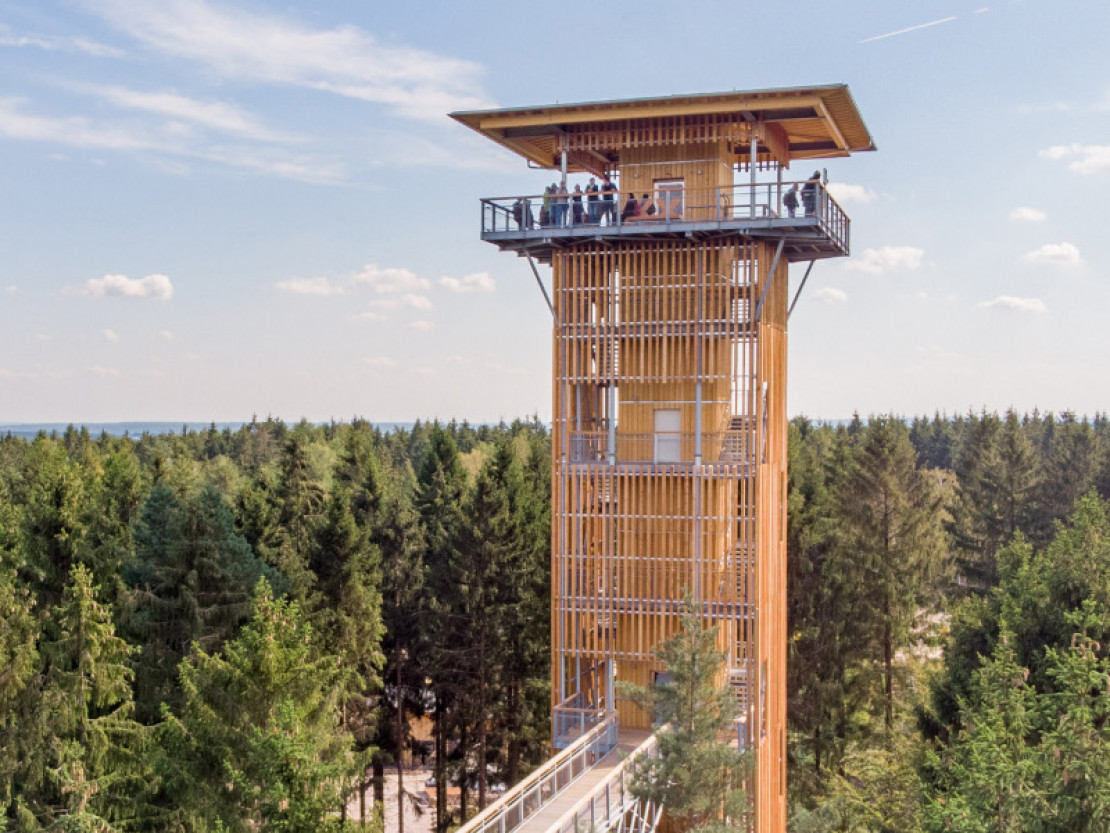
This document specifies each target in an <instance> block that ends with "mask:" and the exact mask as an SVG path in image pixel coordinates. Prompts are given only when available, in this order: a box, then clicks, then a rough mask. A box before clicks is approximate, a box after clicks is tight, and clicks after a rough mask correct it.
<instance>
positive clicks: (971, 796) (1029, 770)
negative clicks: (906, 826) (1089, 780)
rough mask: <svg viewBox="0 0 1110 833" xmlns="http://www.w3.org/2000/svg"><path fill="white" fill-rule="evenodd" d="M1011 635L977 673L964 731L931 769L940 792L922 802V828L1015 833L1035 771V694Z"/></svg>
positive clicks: (1005, 633)
mask: <svg viewBox="0 0 1110 833" xmlns="http://www.w3.org/2000/svg"><path fill="white" fill-rule="evenodd" d="M1012 642H1013V634H1012V633H1011V632H1010V631H1009V629H1008V628H1007V627H1006V626H1005V625H1003V628H1002V633H1001V635H1000V638H999V641H998V645H997V646H996V648H995V651H994V654H993V655H992V656H991V658H990V659H989V660H988V661H986V662H984V664H983V665H982V667H981V668H980V669H979V670H978V671H976V672H975V674H974V678H973V682H972V691H973V695H972V699H970V700H968V701H965V702H964V703H962V704H961V724H962V726H961V731H960V734H959V737H958V740H957V741H956V742H955V744H954V745H953V746H952V748H951V750H950V751H948V752H947V753H945V754H944V757H941V756H938V755H935V754H934V755H933V756H932V758H931V760H930V762H929V763H928V764H927V766H928V768H929V769H930V770H932V771H933V772H934V773H936V774H937V775H939V778H940V784H939V791H938V794H936V795H934V796H933V797H931V798H930V799H929V800H927V801H926V808H925V829H926V830H929V831H933V830H935V831H937V833H941V831H949V830H968V831H983V833H988V831H990V832H991V833H995V832H996V833H1019V831H1024V830H1026V829H1028V827H1027V824H1028V822H1029V820H1030V816H1029V814H1028V811H1029V809H1030V804H1031V798H1032V795H1033V794H1034V792H1035V790H1036V788H1037V782H1038V779H1039V773H1038V771H1037V767H1036V764H1035V762H1034V761H1033V760H1032V758H1031V756H1030V750H1029V743H1030V739H1031V737H1032V734H1033V731H1034V717H1035V713H1036V692H1035V691H1034V690H1033V689H1031V688H1030V687H1029V685H1028V684H1027V682H1026V681H1027V678H1028V675H1029V672H1028V670H1027V669H1025V668H1023V667H1021V665H1019V664H1018V661H1017V658H1016V656H1015V652H1014V648H1013V644H1012Z"/></svg>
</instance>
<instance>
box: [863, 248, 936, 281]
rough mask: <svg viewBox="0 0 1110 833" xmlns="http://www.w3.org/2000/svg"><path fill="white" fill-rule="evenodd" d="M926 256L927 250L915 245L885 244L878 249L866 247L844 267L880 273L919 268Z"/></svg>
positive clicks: (870, 273) (868, 272)
mask: <svg viewBox="0 0 1110 833" xmlns="http://www.w3.org/2000/svg"><path fill="white" fill-rule="evenodd" d="M924 257H925V250H924V249H918V248H916V247H915V246H883V247H881V248H878V249H864V250H863V253H862V254H860V255H859V256H858V257H853V258H852V259H851V260H849V261H848V262H847V263H846V264H845V265H844V268H845V269H848V270H850V271H853V272H864V273H866V274H869V275H879V274H882V273H883V272H891V271H894V270H896V269H917V268H918V267H919V266H921V261H922V259H923V258H924Z"/></svg>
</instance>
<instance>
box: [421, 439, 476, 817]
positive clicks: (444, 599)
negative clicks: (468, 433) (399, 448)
mask: <svg viewBox="0 0 1110 833" xmlns="http://www.w3.org/2000/svg"><path fill="white" fill-rule="evenodd" d="M428 442H429V448H428V452H427V455H426V457H425V460H424V463H423V465H422V467H421V470H420V477H419V481H418V484H419V485H418V499H417V507H418V511H419V513H420V520H421V524H422V526H423V530H424V542H425V548H424V574H425V576H426V577H427V578H426V581H427V584H426V587H427V588H428V591H429V592H428V596H427V598H428V605H427V606H426V608H425V610H424V612H423V619H422V625H423V634H424V639H423V641H424V648H423V650H424V651H425V652H426V654H425V656H426V658H427V663H428V664H427V667H428V669H429V671H430V674H429V676H430V677H431V679H432V681H433V682H432V685H433V696H434V700H435V715H434V716H435V778H436V828H435V829H436V833H446V831H447V827H448V825H449V823H450V819H449V813H448V811H447V777H448V769H447V764H448V762H447V756H448V745H449V738H450V734H451V728H452V721H453V720H455V719H456V718H457V717H458V715H457V712H456V707H457V706H458V705H459V699H460V695H461V685H460V679H459V675H458V674H457V669H458V659H459V657H458V655H457V654H458V649H459V648H460V646H465V645H468V644H469V642H468V639H467V637H466V623H465V622H463V621H462V620H461V619H460V618H459V616H458V613H457V611H458V609H459V604H460V599H459V593H458V591H459V586H458V584H457V583H456V565H457V563H458V560H459V543H460V539H461V536H462V530H463V525H464V515H463V502H464V499H465V494H466V488H467V478H466V471H465V470H464V469H463V466H462V461H461V459H460V457H459V450H458V447H457V446H456V445H455V441H454V440H453V439H451V436H450V434H448V433H447V432H446V431H445V430H444V429H443V428H442V427H440V426H438V425H435V426H433V427H432V428H431V429H430V430H429V432H428ZM460 748H461V749H464V750H465V744H462V745H461V747H460ZM460 786H461V788H462V789H463V790H464V793H463V796H462V799H463V807H464V810H465V806H466V793H465V790H466V788H467V784H466V780H465V779H463V780H462V782H461V784H460Z"/></svg>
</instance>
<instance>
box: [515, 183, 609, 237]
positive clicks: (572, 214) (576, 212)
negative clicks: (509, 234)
mask: <svg viewBox="0 0 1110 833" xmlns="http://www.w3.org/2000/svg"><path fill="white" fill-rule="evenodd" d="M616 194H617V186H616V185H614V184H613V181H612V180H611V179H609V177H605V178H604V181H603V182H602V183H601V184H600V185H598V182H597V179H595V178H594V177H592V176H591V177H590V181H589V182H588V183H587V184H586V189H585V190H584V191H583V190H582V186H581V185H575V186H574V190H573V191H569V192H568V191H567V186H566V183H565V182H553V183H551V184H550V185H548V186H547V187H546V188H544V189H543V198H542V202H541V203H540V217H539V221H540V222H539V224H540V225H541V226H556V227H560V228H562V227H565V226H568V225H575V226H580V225H583V224H584V223H589V224H590V225H595V226H598V225H602V224H604V223H606V222H607V223H608V224H609V225H613V224H614V223H616V221H617V204H616ZM512 210H513V219H514V220H515V221H516V223H517V225H518V226H519V227H520V228H531V227H532V225H533V217H532V207H531V205H530V203H529V201H527V200H525V199H523V198H520V199H517V201H516V202H515V203H513V209H512Z"/></svg>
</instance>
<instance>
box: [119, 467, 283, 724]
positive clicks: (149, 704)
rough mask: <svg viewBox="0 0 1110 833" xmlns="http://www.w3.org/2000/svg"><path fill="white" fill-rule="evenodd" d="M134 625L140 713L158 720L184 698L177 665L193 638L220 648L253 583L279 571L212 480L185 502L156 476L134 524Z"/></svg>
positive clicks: (239, 618)
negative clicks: (257, 550)
mask: <svg viewBox="0 0 1110 833" xmlns="http://www.w3.org/2000/svg"><path fill="white" fill-rule="evenodd" d="M135 549H136V552H135V561H134V564H133V566H132V568H131V571H130V581H131V583H132V586H133V587H134V596H135V600H134V603H133V604H134V608H135V611H134V614H133V616H132V620H131V625H130V627H131V629H132V630H133V631H134V633H135V634H136V636H137V637H138V639H139V640H140V641H141V644H142V653H141V655H140V657H139V663H138V680H137V701H138V706H139V715H140V718H141V719H142V720H144V721H145V722H153V721H154V720H156V719H157V716H158V714H159V709H160V704H161V703H163V702H169V703H172V704H174V705H176V704H178V703H179V702H180V701H179V697H180V693H179V690H178V687H177V682H176V680H177V666H178V663H180V662H181V660H182V659H183V658H184V657H185V655H186V654H187V653H188V651H189V647H190V645H191V644H192V643H194V642H196V643H198V644H199V645H200V646H201V647H203V648H206V649H208V650H215V649H216V648H218V647H219V646H220V644H221V643H222V642H223V641H224V640H226V639H227V638H229V637H230V636H232V635H233V634H234V632H235V630H236V629H237V628H238V627H239V625H240V624H242V623H243V622H244V621H246V619H247V617H248V616H249V614H250V592H251V587H252V586H253V585H254V583H255V582H256V581H257V580H258V578H259V576H261V575H263V574H265V575H269V576H271V577H273V574H272V573H271V572H270V571H269V570H268V568H266V566H265V565H264V564H263V563H262V562H261V561H259V560H258V559H257V558H255V557H254V555H253V554H252V553H251V551H250V546H249V545H248V544H247V542H246V541H245V540H244V539H243V537H242V536H240V535H239V534H238V533H237V532H236V531H235V521H234V517H233V516H232V513H231V508H230V507H229V506H228V505H227V503H226V502H225V501H224V499H223V498H222V497H221V495H220V494H219V492H217V491H216V489H215V488H214V487H212V486H206V487H204V489H202V490H201V491H200V493H199V494H197V495H195V496H193V497H191V498H189V499H188V500H187V501H186V502H185V503H181V501H179V500H178V498H177V497H176V495H175V494H174V493H173V491H172V490H171V489H170V488H169V487H168V486H167V485H165V484H164V483H156V484H155V485H154V487H153V488H152V489H151V492H150V495H149V496H148V498H147V500H146V502H145V503H144V505H143V509H142V511H141V513H140V518H139V522H138V524H137V526H136V529H135Z"/></svg>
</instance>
